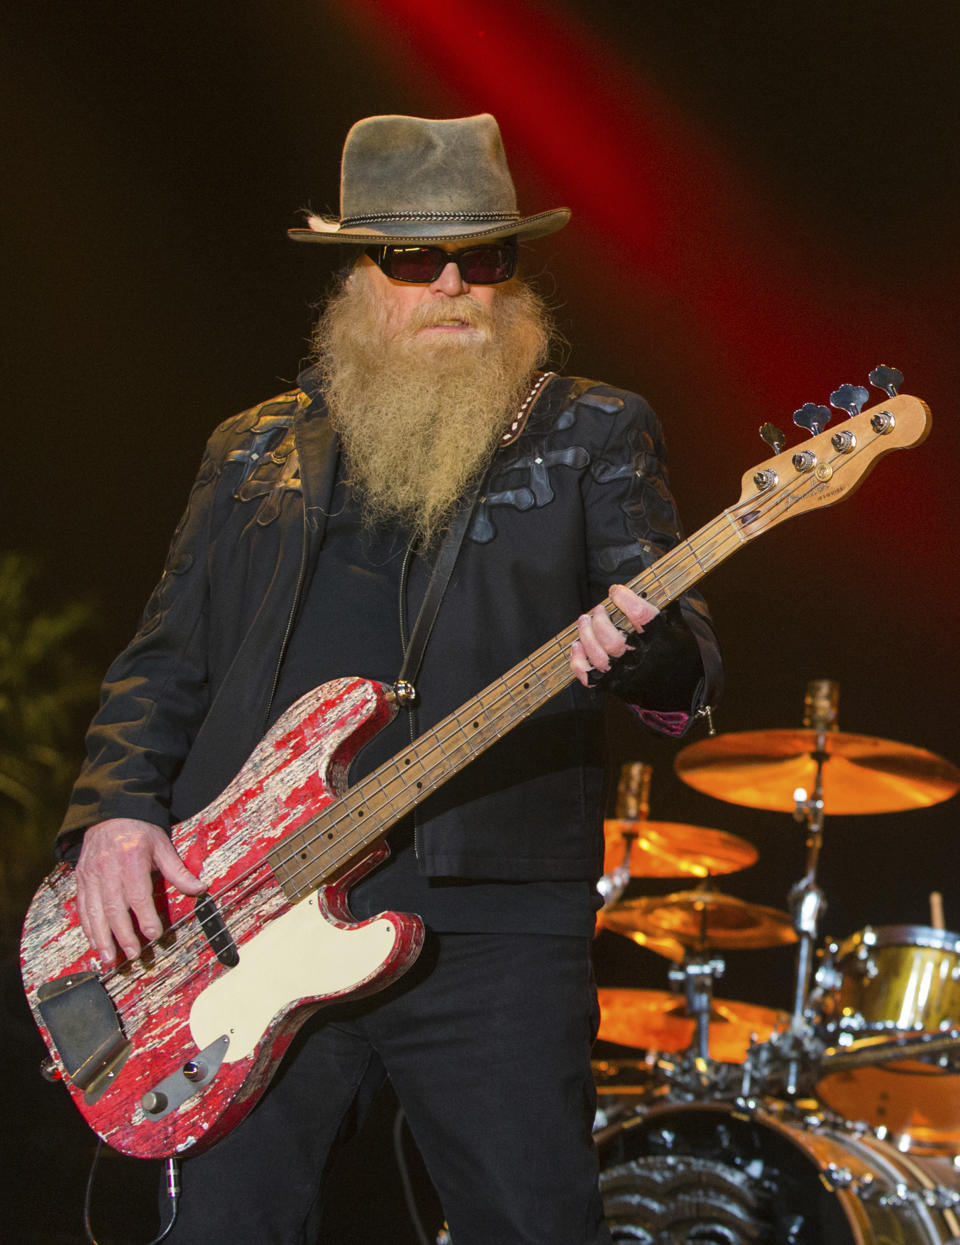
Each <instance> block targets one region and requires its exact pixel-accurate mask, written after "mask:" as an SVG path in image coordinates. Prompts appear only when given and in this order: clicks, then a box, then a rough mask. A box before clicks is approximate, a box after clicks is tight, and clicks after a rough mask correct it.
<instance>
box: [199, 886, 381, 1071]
mask: <svg viewBox="0 0 960 1245" xmlns="http://www.w3.org/2000/svg"><path fill="white" fill-rule="evenodd" d="M396 933H397V929H396V926H395V925H394V924H393V922H392V921H391V920H389V919H388V918H386V917H374V918H373V919H372V920H371V921H370V922H369V923H366V922H365V923H364V924H362V925H357V926H351V927H349V928H347V929H341V928H339V927H338V926H336V925H333V924H331V923H330V922H329V921H328V920H327V919H326V918H325V917H324V916H323V914H322V913H321V911H320V906H319V903H318V901H317V896H316V895H310V896H309V897H308V898H307V899H303V900H301V902H300V903H298V904H295V905H294V906H293V907H292V908H291V909H290V911H289V912H285V913H284V914H283V916H280V917H277V918H275V919H274V920H273V921H272V922H271V923H270V924H269V925H268V926H267V927H266V928H265V929H263V930H261V931H260V933H259V934H256V935H255V936H254V937H253V938H251V939H250V941H249V942H246V943H244V944H243V945H242V946H241V948H240V963H239V964H238V965H237V966H236V967H235V968H230V969H227V970H226V971H225V972H224V973H223V974H222V975H221V976H220V977H218V978H217V980H216V981H214V982H213V983H212V984H211V985H209V986H208V987H207V988H206V990H204V991H203V993H202V994H199V995H198V996H197V997H196V999H195V1000H194V1003H193V1007H192V1008H191V1009H190V1032H191V1034H192V1036H193V1040H194V1041H195V1042H196V1044H197V1046H198V1047H199V1048H200V1049H201V1050H203V1049H205V1048H206V1047H207V1046H209V1045H210V1043H211V1042H214V1041H215V1040H216V1039H217V1038H219V1037H221V1036H223V1035H224V1034H226V1035H227V1036H228V1037H229V1039H230V1045H229V1048H228V1050H227V1054H226V1056H225V1062H232V1061H234V1060H237V1059H244V1058H246V1056H248V1055H251V1054H253V1051H254V1048H255V1047H256V1045H257V1043H258V1042H259V1041H260V1039H261V1038H262V1037H263V1035H264V1033H265V1032H266V1031H267V1028H268V1027H269V1025H270V1022H271V1021H272V1020H273V1018H274V1016H276V1015H278V1014H279V1013H280V1012H281V1011H283V1010H284V1009H285V1008H287V1007H289V1006H290V1004H291V1003H295V1002H297V1000H299V999H306V998H317V997H320V998H323V997H325V996H327V997H329V996H335V995H339V994H343V993H345V992H346V993H349V992H351V991H353V990H356V989H357V988H358V987H359V986H360V985H362V984H363V982H365V981H367V980H368V979H369V978H370V977H372V976H374V975H375V974H376V973H378V971H379V970H380V968H381V966H382V965H383V963H384V962H385V961H386V960H387V959H389V957H390V955H391V954H392V952H393V948H394V944H395V940H396Z"/></svg>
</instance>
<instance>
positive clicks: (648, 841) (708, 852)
mask: <svg viewBox="0 0 960 1245" xmlns="http://www.w3.org/2000/svg"><path fill="white" fill-rule="evenodd" d="M625 835H626V836H632V841H631V843H630V859H629V865H630V876H631V877H632V878H708V877H714V876H715V875H717V874H720V873H734V872H735V871H736V870H737V869H746V868H747V866H748V865H752V864H753V863H754V861H755V860H756V859H757V849H756V848H755V847H753V846H752V844H750V843H747V842H746V840H745V839H740V838H738V837H737V836H736V835H735V834H727V833H726V832H725V831H723V830H710V829H708V828H707V827H706V826H686V825H681V824H680V823H679V822H672V821H645V820H644V821H629V820H625V819H623V818H619V817H615V818H612V819H611V820H608V821H605V822H604V823H603V837H604V841H605V851H604V857H603V871H604V873H612V872H613V870H614V869H616V868H618V867H619V866H620V865H622V864H623V863H624V859H623V857H624V851H625V847H626V841H625V838H624V836H625Z"/></svg>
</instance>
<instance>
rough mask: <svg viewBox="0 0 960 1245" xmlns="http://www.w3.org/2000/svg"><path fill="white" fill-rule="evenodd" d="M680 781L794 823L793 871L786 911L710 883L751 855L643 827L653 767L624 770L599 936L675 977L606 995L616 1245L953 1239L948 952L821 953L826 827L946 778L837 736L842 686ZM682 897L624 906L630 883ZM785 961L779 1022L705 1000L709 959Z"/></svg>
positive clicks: (924, 944) (923, 764) (710, 744)
mask: <svg viewBox="0 0 960 1245" xmlns="http://www.w3.org/2000/svg"><path fill="white" fill-rule="evenodd" d="M675 768H676V771H677V773H678V774H679V776H680V778H681V779H683V781H685V782H686V783H688V784H689V785H690V786H692V787H694V788H696V789H697V790H699V791H702V792H704V793H706V794H708V795H710V796H713V797H716V798H718V799H721V800H725V801H728V802H731V803H734V804H740V805H745V806H747V807H750V808H757V809H765V810H768V811H771V812H788V813H792V815H793V816H794V818H795V819H796V820H797V821H798V822H799V823H800V824H801V825H802V826H803V828H804V829H805V832H806V871H805V873H804V876H803V877H802V878H801V879H800V881H799V882H798V883H797V884H796V885H795V886H794V887H793V888H792V889H791V891H790V895H789V901H788V908H789V911H780V910H778V909H776V908H770V907H765V906H762V905H759V904H755V903H749V902H746V901H744V900H742V899H738V898H736V897H735V896H733V895H729V894H726V893H724V892H723V891H721V890H719V889H717V888H716V879H717V878H719V877H720V876H721V875H724V874H729V873H733V872H735V871H737V870H739V869H743V868H746V867H747V866H748V865H751V864H753V863H754V862H755V861H756V859H757V851H756V849H755V848H754V847H753V846H752V845H751V844H749V843H747V842H745V841H744V840H742V839H740V838H738V837H737V836H735V835H732V834H727V833H725V832H722V831H719V830H713V829H708V828H706V827H700V826H691V825H679V824H674V823H669V822H656V821H651V820H650V819H649V783H650V770H649V767H647V766H644V765H641V764H628V765H625V766H624V767H623V769H622V771H621V778H620V785H619V788H618V793H617V814H616V817H615V818H613V819H611V820H610V821H608V822H607V823H606V824H605V827H604V830H605V840H606V852H605V860H604V874H603V877H602V879H601V882H600V884H599V889H600V892H601V895H602V897H603V901H604V906H603V908H602V910H601V912H600V914H599V918H598V920H599V925H600V928H602V929H606V930H609V931H612V932H614V933H616V934H619V935H622V936H624V937H627V938H629V939H631V940H632V941H633V942H635V943H638V944H639V945H641V946H643V947H646V948H647V949H649V950H652V951H654V952H656V953H657V954H658V955H660V956H662V957H664V958H665V959H667V960H668V961H669V962H670V963H669V968H668V974H667V975H668V980H669V983H670V987H671V988H670V989H669V990H649V989H619V988H617V989H611V988H607V989H601V990H600V991H599V998H600V1006H601V1021H600V1029H599V1034H598V1036H599V1038H600V1040H601V1041H604V1042H609V1043H614V1044H615V1045H618V1046H621V1047H630V1048H633V1050H634V1052H635V1057H632V1058H626V1059H603V1060H597V1061H596V1062H595V1064H594V1077H595V1081H596V1084H597V1090H598V1100H599V1103H600V1108H599V1110H598V1112H597V1120H596V1126H595V1131H594V1137H595V1141H596V1142H597V1145H598V1148H599V1152H600V1161H601V1189H602V1191H603V1196H604V1205H605V1210H606V1214H607V1219H608V1222H609V1224H610V1229H611V1232H612V1234H613V1239H614V1241H633V1242H636V1241H640V1242H645V1243H646V1245H680V1243H681V1242H688V1241H690V1242H694V1241H696V1242H709V1243H711V1245H713V1243H716V1245H747V1242H751V1243H752V1242H764V1243H766V1242H769V1243H771V1245H781V1243H782V1245H874V1243H875V1245H882V1243H886V1242H902V1243H903V1245H913V1243H917V1245H960V936H958V935H955V934H952V933H949V932H948V931H947V930H945V929H944V928H943V918H942V910H941V909H940V908H939V907H938V903H937V901H938V900H939V896H934V897H931V898H932V901H933V902H932V908H933V911H932V916H931V925H930V926H920V925H903V926H881V927H877V928H874V927H871V926H867V927H866V928H864V929H862V930H860V931H859V932H858V933H856V934H854V935H853V936H852V937H850V938H848V939H846V941H844V942H841V943H839V944H838V943H835V942H832V941H826V942H825V944H824V945H820V943H819V937H820V935H819V922H820V917H821V915H822V911H823V909H824V907H825V900H824V895H823V892H822V891H821V890H820V888H819V886H818V885H817V865H818V858H819V854H820V850H821V846H822V842H823V834H824V816H825V814H843V815H850V814H860V813H878V812H900V811H905V810H909V809H915V808H922V807H925V806H929V805H932V804H936V803H938V802H939V801H941V800H945V799H948V798H949V797H950V796H952V795H954V794H955V793H956V792H957V791H958V790H960V770H958V769H957V768H955V767H954V766H953V765H951V764H949V763H948V762H947V761H945V760H943V759H942V758H940V757H938V756H935V755H934V754H933V753H930V752H926V751H924V750H923V749H920V748H915V747H912V746H910V745H906V744H897V743H892V742H889V741H887V740H882V739H874V738H870V737H866V736H861V735H851V734H845V733H842V732H840V731H839V730H838V729H837V688H836V685H835V684H833V683H830V682H828V681H826V680H818V681H816V682H814V683H811V684H810V685H809V686H808V689H807V696H806V701H805V706H804V726H803V729H801V730H770V731H755V732H747V733H741V734H730V735H719V736H712V737H710V738H707V739H705V740H703V741H701V742H699V743H696V744H693V745H691V746H688V747H686V748H684V749H683V750H682V751H681V752H680V753H679V755H678V756H677V759H676V762H675ZM670 877H676V878H679V879H683V881H684V885H685V887H686V889H683V890H679V891H676V892H674V893H672V894H668V895H664V896H644V897H642V898H639V899H637V898H624V893H625V891H626V889H627V886H628V884H629V883H630V881H631V879H636V878H670ZM785 945H793V946H794V948H795V967H794V975H793V982H792V995H793V1004H792V1008H791V1009H790V1010H789V1011H781V1010H777V1009H775V1008H770V1007H762V1006H757V1005H753V1004H746V1003H741V1002H736V1001H733V1000H729V999H720V998H717V997H715V994H714V985H715V982H716V981H717V980H718V979H719V978H720V977H721V976H722V974H723V972H724V968H725V964H724V959H723V955H724V953H726V952H728V951H731V950H751V949H757V948H767V947H782V946H785Z"/></svg>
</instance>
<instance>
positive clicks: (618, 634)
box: [570, 584, 660, 687]
mask: <svg viewBox="0 0 960 1245" xmlns="http://www.w3.org/2000/svg"><path fill="white" fill-rule="evenodd" d="M610 600H611V601H612V602H613V604H614V605H615V606H616V607H617V609H618V610H620V611H621V613H623V614H625V615H626V616H627V618H628V619H629V621H630V626H631V627H632V628H633V630H634V631H638V632H639V631H643V628H644V626H645V625H646V624H647V623H649V622H652V621H653V619H654V618H656V616H657V615H658V614H659V613H660V611H659V610H658V609H657V607H656V606H655V605H651V604H650V602H649V601H646V600H644V598H643V597H639V596H637V594H636V593H635V592H631V590H630V589H629V588H626V587H624V585H623V584H614V585H613V587H612V588H611V589H610ZM577 630H578V631H579V633H580V638H579V639H577V640H574V642H573V645H572V647H571V649H570V669H571V670H572V671H573V673H574V674H575V675H576V677H577V678H578V679H579V680H580V682H581V683H582V684H583V686H584V687H589V686H590V674H591V673H592V672H593V671H597V672H598V673H600V674H606V673H607V671H608V670H609V669H610V663H611V662H612V661H613V660H614V659H615V658H617V657H622V656H623V654H624V653H625V652H626V651H627V649H629V648H630V647H631V645H629V644H628V643H627V637H626V635H625V634H624V633H623V632H622V631H621V630H620V629H619V628H618V627H615V626H614V625H613V623H612V622H611V621H610V615H609V614H608V613H607V611H606V610H605V609H604V608H603V606H602V605H597V606H595V607H594V608H593V609H592V610H591V611H590V613H589V614H581V615H580V617H579V618H578V619H577Z"/></svg>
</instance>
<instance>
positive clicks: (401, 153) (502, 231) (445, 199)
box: [287, 113, 570, 246]
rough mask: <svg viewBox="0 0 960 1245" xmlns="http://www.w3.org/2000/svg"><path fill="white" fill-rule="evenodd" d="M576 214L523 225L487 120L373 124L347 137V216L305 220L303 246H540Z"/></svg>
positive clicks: (372, 120) (343, 207)
mask: <svg viewBox="0 0 960 1245" xmlns="http://www.w3.org/2000/svg"><path fill="white" fill-rule="evenodd" d="M569 219H570V209H569V208H554V209H552V210H551V211H549V212H538V213H537V215H536V216H521V215H520V213H519V211H518V210H517V194H516V191H515V190H514V186H513V179H512V178H511V176H510V170H509V169H508V168H507V157H506V154H505V153H504V150H503V142H502V141H501V138H500V128H499V126H498V125H497V123H496V120H495V119H494V118H493V117H491V116H490V114H489V113H481V114H480V115H479V116H476V117H459V118H456V119H454V120H452V121H431V120H427V119H425V118H423V117H398V116H383V117H365V118H364V119H363V120H362V121H358V122H357V123H356V125H354V126H353V127H352V128H351V129H350V131H349V133H348V134H347V138H346V141H345V142H344V144H343V159H342V161H341V165H340V216H339V217H336V216H314V215H310V216H308V217H307V222H308V225H309V228H307V229H288V230H287V233H288V234H289V236H290V237H291V238H293V240H294V241H295V242H340V243H350V244H352V245H354V246H377V245H383V244H385V243H391V244H392V243H417V242H424V241H442V242H470V241H472V240H473V239H475V238H476V239H494V238H507V237H514V236H516V237H520V238H536V237H540V236H542V235H543V234H547V233H553V232H554V231H555V230H557V229H562V228H563V227H564V225H565V224H566V223H567V221H568V220H569Z"/></svg>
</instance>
